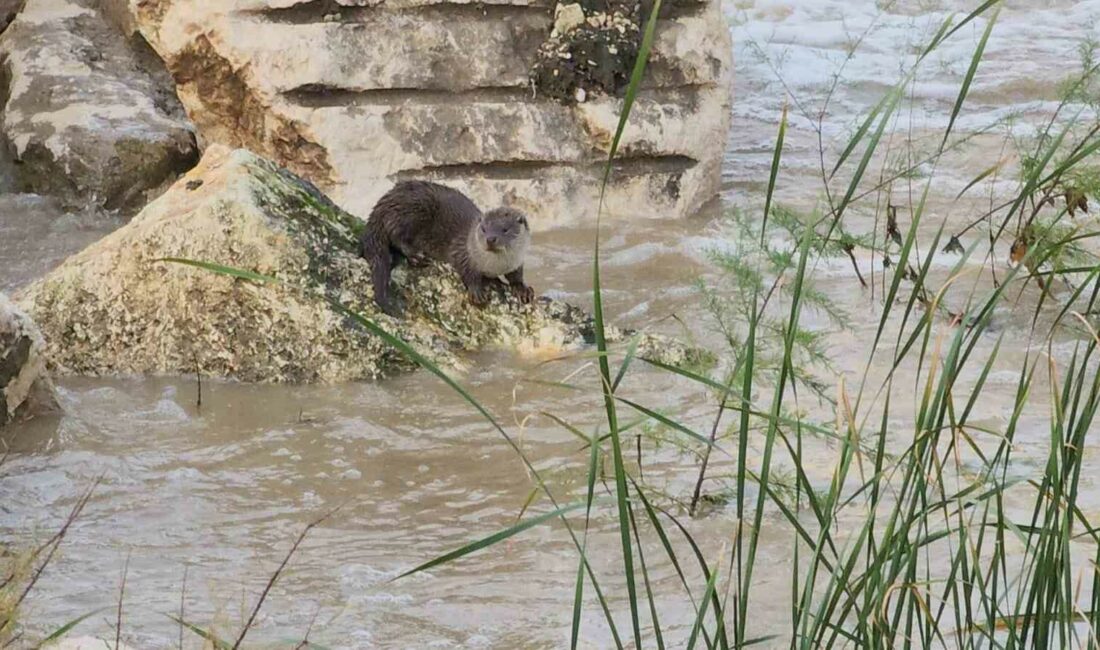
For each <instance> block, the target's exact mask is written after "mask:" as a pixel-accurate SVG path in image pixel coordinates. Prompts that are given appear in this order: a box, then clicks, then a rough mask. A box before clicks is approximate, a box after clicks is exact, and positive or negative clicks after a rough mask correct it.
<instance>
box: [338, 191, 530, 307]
mask: <svg viewBox="0 0 1100 650" xmlns="http://www.w3.org/2000/svg"><path fill="white" fill-rule="evenodd" d="M486 237H495V238H496V240H497V244H496V246H495V249H496V250H490V249H489V246H488V244H487V243H486ZM530 239H531V232H530V228H529V227H528V224H527V219H526V218H525V217H524V216H523V214H522V213H520V212H519V211H517V210H514V209H512V208H497V209H495V210H491V211H490V212H488V213H486V214H484V215H483V214H482V213H481V210H479V209H478V208H477V206H476V205H474V203H473V201H471V200H470V199H468V198H467V197H466V196H465V195H464V194H462V193H461V192H459V191H457V190H454V189H451V188H449V187H446V186H444V185H439V184H437V183H430V182H425V181H403V182H401V183H398V184H397V185H396V186H394V188H393V189H391V190H390V191H389V192H387V193H386V194H385V195H384V196H383V197H382V198H381V199H379V200H378V203H377V204H375V206H374V209H373V210H371V215H370V218H369V219H368V220H367V226H366V228H365V229H364V231H363V235H362V237H361V238H360V242H359V244H360V249H359V252H360V255H362V256H363V258H364V259H366V260H367V261H368V262H370V265H371V282H372V284H373V285H374V298H375V302H377V303H378V306H379V307H380V308H381V309H382V310H383V311H384V312H386V313H387V314H390V315H396V314H397V309H396V307H395V305H394V304H393V300H392V299H391V297H390V295H389V286H390V274H391V271H392V270H393V267H394V265H396V264H397V263H398V262H399V261H400V260H401V259H402V258H404V259H407V260H408V261H409V263H410V264H413V265H421V264H423V263H425V262H427V261H429V260H438V261H441V262H448V263H450V264H451V265H452V266H453V267H454V268H455V269H456V270H457V271H458V273H459V275H460V276H461V277H462V282H463V284H465V285H466V291H467V292H468V293H469V296H470V300H471V302H473V303H474V304H478V305H482V304H485V302H486V301H487V300H488V291H487V290H488V285H489V283H490V282H491V281H492V280H494V279H496V278H499V277H501V276H504V277H505V279H506V281H507V284H508V286H509V288H510V289H511V290H512V292H513V293H515V294H516V296H518V297H519V298H520V300H522V301H523V302H525V303H526V302H530V301H531V300H532V299H533V298H534V291H533V290H532V289H531V287H529V286H527V284H526V283H524V281H523V260H524V256H525V254H526V252H527V247H528V244H529V242H530Z"/></svg>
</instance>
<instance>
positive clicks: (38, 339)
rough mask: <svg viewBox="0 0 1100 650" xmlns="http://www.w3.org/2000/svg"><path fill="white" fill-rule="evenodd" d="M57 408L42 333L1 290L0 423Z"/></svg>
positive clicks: (1, 424)
mask: <svg viewBox="0 0 1100 650" xmlns="http://www.w3.org/2000/svg"><path fill="white" fill-rule="evenodd" d="M56 408H57V396H56V395H55V394H54V389H53V384H52V383H51V382H50V378H49V376H47V374H46V360H45V357H44V356H43V342H42V335H41V334H40V333H39V331H38V328H37V327H35V325H34V323H33V322H31V319H30V318H28V317H27V315H26V314H24V313H23V312H22V311H20V310H19V309H18V308H17V307H16V306H15V305H14V304H12V302H11V301H10V300H8V298H7V296H5V295H4V294H2V293H0V426H4V425H5V424H8V423H9V422H11V421H13V420H17V419H25V418H29V417H31V416H34V415H37V414H40V413H43V412H47V411H52V410H55V409H56Z"/></svg>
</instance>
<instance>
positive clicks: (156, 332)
mask: <svg viewBox="0 0 1100 650" xmlns="http://www.w3.org/2000/svg"><path fill="white" fill-rule="evenodd" d="M362 225H363V222H361V221H360V220H358V219H356V218H355V217H352V216H351V215H350V214H348V213H346V212H344V211H343V210H341V209H340V208H338V207H336V205H335V204H333V203H332V202H331V201H330V200H329V199H328V198H327V197H325V196H324V195H323V194H321V193H320V192H319V191H318V190H317V189H316V188H315V187H314V186H313V185H312V184H310V183H308V182H306V181H304V180H302V179H300V178H299V177H297V176H295V175H293V174H292V173H290V172H288V171H286V170H285V169H282V168H280V167H278V166H276V165H275V164H273V163H271V162H269V161H267V160H265V159H263V158H260V157H258V156H256V155H254V154H252V153H250V152H249V151H247V150H243V149H237V150H231V149H228V148H225V147H221V146H211V147H210V148H209V149H208V150H207V152H206V154H205V155H204V157H203V159H202V161H201V162H200V163H199V165H198V166H197V167H196V168H195V169H193V170H192V171H191V172H189V173H188V174H187V175H186V176H184V177H183V178H181V179H180V180H179V181H177V182H176V183H175V184H174V185H173V186H172V187H171V188H170V189H169V190H168V191H167V192H166V193H165V194H164V195H162V196H161V197H160V198H158V199H157V200H155V201H154V202H152V203H150V204H149V205H148V206H147V207H146V208H145V209H144V210H143V211H142V212H141V213H139V214H138V215H137V216H136V217H134V219H133V220H132V221H131V222H130V223H129V224H127V225H126V226H124V227H123V228H121V229H119V230H117V231H115V232H114V233H112V234H111V235H109V236H107V237H106V238H104V239H102V240H100V241H99V242H97V243H95V244H93V245H92V246H90V247H89V248H87V249H85V250H84V251H82V252H81V253H79V254H77V255H75V256H73V257H71V258H69V259H68V260H67V261H66V262H64V263H63V264H62V265H61V266H60V267H59V268H57V269H56V270H54V271H53V272H52V273H50V274H49V275H47V276H46V277H45V278H43V279H41V280H39V281H38V282H36V283H34V284H32V285H31V286H29V287H27V289H25V290H24V291H23V292H22V293H21V294H20V295H18V296H17V299H18V300H19V302H20V303H21V304H22V305H23V306H24V307H25V308H26V309H27V311H28V312H30V313H31V315H32V316H33V317H34V319H35V321H36V322H37V323H38V324H39V326H40V327H41V328H42V332H43V334H44V336H45V340H46V353H47V356H48V358H49V360H50V363H51V365H52V366H53V367H54V369H55V370H56V371H57V372H59V373H62V374H86V375H106V374H191V373H194V372H201V373H203V374H205V375H214V376H220V377H227V378H235V379H239V380H243V381H258V382H283V381H289V382H309V381H322V382H336V381H351V380H362V379H376V378H379V377H382V376H385V375H387V374H392V373H394V372H397V371H401V370H407V369H411V367H412V366H411V363H410V361H409V360H408V359H407V358H405V357H404V356H403V355H402V354H401V353H399V352H398V351H396V350H394V349H393V348H391V347H390V346H388V345H387V344H386V343H384V342H383V341H382V340H381V339H379V338H378V337H376V336H374V335H372V334H371V333H369V332H368V331H366V329H364V328H363V327H362V326H361V325H360V324H358V323H357V322H355V321H354V319H351V318H349V317H348V316H347V315H346V314H345V313H344V312H342V311H341V310H340V309H339V308H337V307H336V306H335V305H334V304H333V302H334V301H335V302H338V303H339V304H341V305H344V306H346V307H347V308H349V309H351V310H353V311H354V312H356V313H359V314H362V315H363V316H365V317H366V318H369V319H371V320H372V321H374V322H376V323H377V324H378V325H380V326H381V327H382V328H384V329H385V330H387V331H389V332H391V333H393V334H395V335H396V336H398V337H400V338H402V339H404V340H405V341H407V342H408V343H410V344H411V345H412V346H413V347H414V348H415V349H417V350H418V351H420V352H421V353H422V354H425V355H426V356H427V357H429V358H431V359H433V360H434V361H436V362H439V363H442V364H444V365H446V366H449V367H452V368H456V367H461V366H462V363H461V352H462V351H465V350H473V349H478V348H484V347H492V346H500V347H509V348H518V349H521V350H527V351H543V352H560V351H561V350H565V349H570V348H579V347H582V346H584V345H586V344H589V343H590V342H591V340H592V333H593V327H592V320H591V318H590V317H589V316H588V315H587V314H585V313H584V312H583V311H582V310H580V309H578V308H575V307H572V306H570V305H567V304H564V303H561V302H558V301H553V300H548V299H542V300H540V301H537V302H536V303H535V304H532V305H521V304H519V303H518V302H516V301H515V300H514V299H513V298H511V297H510V296H507V295H505V292H503V291H502V292H500V294H499V295H497V296H495V297H494V298H493V300H492V301H491V302H490V304H489V305H488V306H487V307H485V308H483V309H479V308H476V307H473V306H472V305H470V304H469V303H468V301H467V299H466V296H465V292H464V290H463V287H462V284H461V282H460V280H459V279H458V277H457V275H456V274H455V273H454V272H452V271H451V270H450V269H449V268H448V267H445V266H442V265H439V266H435V267H432V268H428V269H424V270H419V269H417V270H410V269H405V268H403V269H402V270H401V271H400V272H398V273H396V274H395V282H396V283H397V285H398V290H399V291H398V295H399V296H400V297H401V298H403V300H404V304H405V306H406V307H405V309H406V317H405V318H403V319H393V318H390V317H388V316H386V315H384V314H381V313H380V312H378V311H377V310H376V309H375V307H374V303H373V297H372V295H371V289H370V282H369V277H370V269H369V266H368V265H367V263H366V262H365V261H364V260H362V259H361V258H359V257H358V255H357V254H356V248H357V246H356V241H357V234H358V231H359V229H360V228H362ZM166 258H186V259H190V260H197V261H202V262H209V263H215V264H218V265H224V266H227V267H234V268H238V269H244V270H247V271H249V272H253V273H259V274H263V275H266V276H273V277H275V278H277V279H278V280H279V284H270V283H267V284H264V283H258V282H255V281H250V280H244V279H239V278H235V277H231V276H227V275H224V274H219V273H216V272H213V271H210V270H207V269H202V268H195V267H192V266H187V265H183V264H179V263H174V262H167V261H165V259H166ZM632 335H633V333H631V332H626V331H623V330H619V329H616V328H611V329H610V331H609V333H608V337H609V339H610V340H612V341H623V340H626V339H628V338H631V337H632ZM638 336H639V337H640V339H639V340H640V342H639V346H638V354H639V355H640V356H645V357H649V358H654V359H657V360H660V361H663V362H665V363H670V364H673V365H687V366H699V365H704V364H706V363H708V362H709V356H708V355H707V354H706V353H705V352H701V351H698V350H694V349H692V348H689V347H687V346H684V345H681V344H678V343H676V342H674V341H670V340H667V339H664V338H661V337H657V336H653V335H638Z"/></svg>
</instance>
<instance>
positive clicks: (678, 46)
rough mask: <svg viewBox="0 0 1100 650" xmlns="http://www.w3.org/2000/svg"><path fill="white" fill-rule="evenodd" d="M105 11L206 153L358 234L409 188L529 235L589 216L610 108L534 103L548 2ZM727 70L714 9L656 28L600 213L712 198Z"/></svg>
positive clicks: (722, 28) (290, 3) (723, 35)
mask: <svg viewBox="0 0 1100 650" xmlns="http://www.w3.org/2000/svg"><path fill="white" fill-rule="evenodd" d="M111 2H112V4H113V5H115V6H116V7H117V5H118V4H119V3H123V4H126V6H128V7H129V18H128V19H123V20H122V21H121V22H125V23H128V24H132V25H135V26H136V29H139V30H140V31H141V33H142V34H143V35H144V36H145V37H146V38H147V39H148V41H149V42H150V44H151V45H152V47H153V48H154V49H155V50H156V51H157V52H158V53H159V54H160V55H161V57H163V58H164V60H165V62H166V63H167V65H168V68H169V69H170V70H171V72H172V73H173V75H174V76H175V78H176V81H177V89H178V92H179V95H180V98H181V100H182V101H183V102H184V104H185V106H186V107H187V109H188V112H189V114H190V115H191V117H192V119H194V120H195V123H196V125H197V126H198V128H199V130H200V132H201V133H202V135H203V137H204V138H205V139H207V140H209V141H217V142H224V143H229V144H232V145H234V146H245V147H248V148H250V149H253V150H255V151H257V152H259V153H261V154H263V155H265V156H267V157H269V158H271V159H273V160H275V161H278V162H279V163H281V164H283V165H285V166H287V167H289V168H290V169H291V170H293V171H295V172H296V173H298V174H301V175H303V176H305V177H307V178H309V179H310V180H312V181H314V182H315V183H317V184H318V185H320V186H321V187H322V188H324V189H326V190H327V191H329V192H330V193H331V195H332V196H333V198H334V199H335V200H336V201H337V202H338V203H340V204H341V205H342V206H344V207H345V208H347V209H349V210H351V211H352V212H353V213H356V214H358V215H359V216H365V215H366V214H367V213H368V212H369V210H370V208H371V206H372V205H373V204H374V202H375V201H376V200H377V199H378V197H379V196H381V195H382V194H383V193H384V192H385V191H386V190H388V189H389V188H390V187H391V186H392V184H393V183H394V182H395V181H396V180H398V179H402V178H408V177H416V178H429V179H436V180H445V181H447V182H450V183H452V184H454V185H455V186H457V187H459V188H460V189H462V190H464V191H466V192H467V193H469V194H470V195H472V196H473V197H474V198H475V199H476V200H477V201H478V202H479V203H480V204H483V205H494V204H497V203H500V202H502V201H508V202H510V203H513V204H515V205H517V206H518V207H520V208H522V209H524V210H526V211H528V212H530V213H532V214H533V215H535V217H536V219H537V220H539V222H540V225H546V224H561V223H566V222H575V221H577V220H583V219H591V218H593V217H594V215H595V212H596V201H597V198H598V194H599V178H600V176H601V171H602V168H601V164H602V161H603V160H605V159H606V156H607V152H608V150H609V148H610V144H611V140H612V136H613V134H614V131H615V128H616V124H617V121H618V113H619V109H620V107H621V105H622V101H621V100H620V99H617V98H615V97H611V96H607V95H598V94H595V93H588V94H587V95H586V96H585V98H584V101H583V102H580V103H561V102H559V101H556V100H554V99H552V98H550V97H548V96H546V95H543V94H537V93H536V92H535V91H536V86H535V85H533V84H532V81H531V74H532V67H533V66H534V64H535V62H536V60H538V58H539V52H540V48H541V47H542V45H543V44H544V43H545V42H546V41H547V39H549V38H551V33H552V32H553V31H554V12H555V5H554V3H553V2H548V1H546V0H491V1H490V2H477V3H474V2H467V1H465V0H387V1H386V2H379V1H377V0H221V1H219V2H210V0H158V1H156V2H150V1H148V0H111ZM115 13H116V14H117V13H121V12H119V11H117V10H116V11H115ZM731 56H732V54H731V45H730V36H729V30H728V26H727V25H726V22H725V20H724V18H723V16H722V13H721V9H720V2H719V0H698V1H696V0H681V1H680V2H678V3H677V4H676V6H675V7H674V9H673V10H671V11H670V12H669V13H668V15H667V17H665V18H664V19H662V20H661V21H660V22H659V27H658V37H657V42H656V45H655V54H654V59H653V61H652V64H651V68H650V70H649V72H648V73H647V74H648V77H647V79H646V80H645V82H644V84H645V89H644V91H643V92H642V93H641V96H640V97H639V99H638V101H637V103H636V104H635V107H634V112H633V116H632V118H631V121H630V124H629V127H628V128H627V131H626V134H625V136H624V138H623V141H622V145H621V149H620V154H621V156H620V157H621V161H620V162H619V163H618V166H617V170H616V173H615V174H614V176H613V181H612V184H611V187H610V188H609V190H608V194H607V197H606V198H607V200H606V206H607V210H608V212H609V213H611V214H619V215H625V216H630V217H639V216H662V217H667V216H675V215H683V214H688V213H691V212H693V211H695V210H696V209H697V208H699V207H700V205H701V204H702V203H703V202H705V201H707V200H708V199H710V198H711V197H713V196H714V195H715V193H716V191H717V188H718V184H719V176H720V175H719V167H720V161H721V157H722V152H723V150H724V148H725V143H726V136H727V131H728V128H729V114H730V112H729V100H730V98H729V88H730V74H731V66H730V59H731ZM618 76H619V77H621V75H618ZM535 95H537V96H535Z"/></svg>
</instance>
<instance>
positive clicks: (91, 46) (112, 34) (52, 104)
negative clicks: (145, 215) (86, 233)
mask: <svg viewBox="0 0 1100 650" xmlns="http://www.w3.org/2000/svg"><path fill="white" fill-rule="evenodd" d="M137 45H138V49H135V47H132V46H131V44H128V43H127V42H126V39H125V37H124V36H123V35H122V34H121V33H120V32H119V31H118V30H117V29H115V28H114V27H113V26H111V25H109V24H108V23H107V22H106V21H105V20H104V19H103V17H102V16H101V15H100V14H99V12H98V11H97V10H96V3H95V1H94V0H27V2H26V5H25V6H24V7H23V9H22V11H21V12H20V13H19V15H18V17H17V18H16V19H15V21H14V22H13V23H12V24H11V25H10V26H9V27H8V28H7V30H6V31H4V33H3V35H2V36H0V56H2V57H3V67H2V77H3V81H4V85H5V86H6V90H7V92H6V102H5V105H4V116H3V132H4V136H5V140H6V144H7V146H8V148H9V149H10V152H11V154H12V155H13V157H14V159H15V162H16V163H17V165H16V170H15V171H16V182H17V186H18V189H20V190H21V191H27V192H36V193H42V194H50V195H54V196H57V197H59V198H60V199H62V200H63V201H65V202H66V203H67V204H68V205H70V206H79V207H84V206H86V205H89V204H93V205H99V206H103V207H106V208H108V209H123V210H133V209H136V208H138V207H140V205H142V204H143V203H144V202H145V199H146V192H147V191H149V190H153V189H154V188H157V187H158V186H161V185H162V184H164V183H165V181H168V180H171V179H172V178H174V177H175V176H177V175H178V174H179V173H181V172H182V171H185V170H186V169H188V168H190V167H191V166H192V165H193V164H194V163H195V162H196V160H197V157H198V149H197V145H196V142H195V135H194V132H193V129H192V127H191V126H190V124H189V122H188V121H187V119H186V117H185V116H184V113H183V109H182V106H181V105H180V104H179V102H178V100H177V99H176V97H175V95H174V93H173V91H172V89H171V85H170V84H169V83H168V77H167V75H166V73H163V72H161V73H158V72H157V71H156V69H155V68H156V66H158V65H161V64H160V62H159V59H158V58H157V57H155V56H153V55H152V52H151V51H149V50H148V48H147V46H144V47H145V48H146V51H144V52H143V51H141V49H140V47H141V44H140V43H137Z"/></svg>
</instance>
